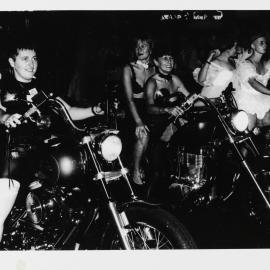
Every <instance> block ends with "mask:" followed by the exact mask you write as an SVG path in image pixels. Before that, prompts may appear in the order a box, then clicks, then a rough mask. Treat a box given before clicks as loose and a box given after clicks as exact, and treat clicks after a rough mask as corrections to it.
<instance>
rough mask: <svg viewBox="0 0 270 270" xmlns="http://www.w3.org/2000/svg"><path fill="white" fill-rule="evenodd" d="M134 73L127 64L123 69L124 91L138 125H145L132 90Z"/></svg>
mask: <svg viewBox="0 0 270 270" xmlns="http://www.w3.org/2000/svg"><path fill="white" fill-rule="evenodd" d="M131 80H132V74H131V70H130V67H129V66H125V67H124V69H123V85H124V93H125V96H126V100H127V104H128V108H129V110H130V112H131V115H132V117H133V119H134V121H135V123H136V125H143V121H142V119H141V118H140V115H139V114H138V111H137V108H136V105H135V103H134V100H133V90H132V83H131Z"/></svg>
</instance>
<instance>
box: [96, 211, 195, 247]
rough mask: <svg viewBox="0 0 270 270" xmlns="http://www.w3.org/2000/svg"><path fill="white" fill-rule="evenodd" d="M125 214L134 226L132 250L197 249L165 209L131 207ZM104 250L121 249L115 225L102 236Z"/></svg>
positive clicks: (131, 237) (110, 226)
mask: <svg viewBox="0 0 270 270" xmlns="http://www.w3.org/2000/svg"><path fill="white" fill-rule="evenodd" d="M125 213H126V215H127V218H128V220H129V223H130V225H131V230H130V232H129V234H130V233H131V234H133V236H131V235H130V237H129V240H130V245H131V247H132V249H195V248H197V246H196V244H195V242H194V240H193V238H192V236H191V235H190V233H189V232H188V231H187V229H186V228H185V227H184V225H183V224H182V223H181V222H179V221H178V219H176V218H175V217H174V216H172V215H171V214H170V213H168V212H166V211H165V210H163V209H160V208H154V209H151V208H143V207H129V208H128V209H126V210H125ZM145 232H147V233H145ZM149 232H150V236H149ZM101 249H105V250H108V249H122V246H121V242H120V238H119V236H118V233H117V231H116V230H115V228H114V226H112V224H109V225H108V226H107V229H106V231H105V233H104V234H103V240H102V243H101Z"/></svg>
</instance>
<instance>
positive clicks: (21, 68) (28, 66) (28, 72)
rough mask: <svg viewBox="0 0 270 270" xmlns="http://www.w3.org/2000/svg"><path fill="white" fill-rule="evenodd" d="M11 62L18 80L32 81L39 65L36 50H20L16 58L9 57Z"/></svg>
mask: <svg viewBox="0 0 270 270" xmlns="http://www.w3.org/2000/svg"><path fill="white" fill-rule="evenodd" d="M9 63H10V65H11V67H12V68H13V70H14V76H15V78H16V80H18V81H20V82H26V83H27V82H31V81H32V79H33V77H34V76H35V73H36V71H37V67H38V61H37V55H36V52H35V51H34V50H28V49H22V50H19V51H18V54H17V55H16V56H15V59H13V58H9Z"/></svg>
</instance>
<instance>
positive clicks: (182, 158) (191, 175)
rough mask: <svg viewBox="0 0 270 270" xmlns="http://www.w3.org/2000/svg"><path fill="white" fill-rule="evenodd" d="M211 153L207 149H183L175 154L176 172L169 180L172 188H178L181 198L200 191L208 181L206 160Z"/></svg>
mask: <svg viewBox="0 0 270 270" xmlns="http://www.w3.org/2000/svg"><path fill="white" fill-rule="evenodd" d="M210 154H211V153H209V149H208V148H207V147H204V148H200V149H199V150H198V151H193V152H191V151H187V150H186V149H185V148H184V147H182V148H180V149H179V150H178V153H177V170H174V172H176V173H174V174H173V175H171V179H172V180H173V182H174V184H173V185H174V187H175V186H176V185H177V186H178V187H180V191H181V194H182V196H183V197H187V196H188V195H189V194H190V193H191V192H194V191H197V190H199V189H201V188H202V187H203V186H204V185H205V184H206V182H207V181H208V180H207V179H208V176H207V160H208V159H209V157H210V156H211V155H210Z"/></svg>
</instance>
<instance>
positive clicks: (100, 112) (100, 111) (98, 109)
mask: <svg viewBox="0 0 270 270" xmlns="http://www.w3.org/2000/svg"><path fill="white" fill-rule="evenodd" d="M92 111H93V114H94V115H104V113H105V112H104V110H103V109H102V107H101V103H99V104H98V105H95V106H93V107H92Z"/></svg>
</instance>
